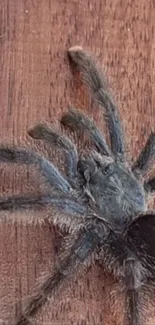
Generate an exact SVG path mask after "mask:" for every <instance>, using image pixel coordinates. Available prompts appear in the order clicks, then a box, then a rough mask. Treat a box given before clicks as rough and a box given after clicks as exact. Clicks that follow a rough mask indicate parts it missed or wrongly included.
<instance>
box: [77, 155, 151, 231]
mask: <svg viewBox="0 0 155 325" xmlns="http://www.w3.org/2000/svg"><path fill="white" fill-rule="evenodd" d="M79 171H80V173H81V174H82V176H83V180H84V187H85V189H86V193H87V195H88V197H90V200H92V198H93V200H94V202H95V204H96V206H97V208H98V209H99V215H100V218H101V219H102V218H103V219H104V220H105V221H106V222H107V224H109V226H110V227H111V228H112V229H114V230H115V231H119V232H123V231H124V229H125V227H126V226H128V224H129V223H130V222H131V221H132V220H134V218H135V216H137V215H138V214H139V213H140V212H143V211H145V210H146V201H145V191H144V188H143V184H142V183H140V182H139V181H138V180H137V179H136V178H135V177H134V175H133V173H132V171H131V170H130V169H129V168H127V167H126V166H124V164H123V163H119V162H115V161H114V159H113V158H112V157H111V160H110V159H109V161H108V157H103V156H99V155H96V157H94V155H92V156H91V157H90V158H88V157H82V159H81V160H80V161H79Z"/></svg>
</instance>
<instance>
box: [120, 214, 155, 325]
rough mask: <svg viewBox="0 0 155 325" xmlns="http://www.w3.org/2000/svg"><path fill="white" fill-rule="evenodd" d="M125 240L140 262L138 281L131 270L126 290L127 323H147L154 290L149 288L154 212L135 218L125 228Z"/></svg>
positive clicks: (153, 279) (154, 253) (154, 264)
mask: <svg viewBox="0 0 155 325" xmlns="http://www.w3.org/2000/svg"><path fill="white" fill-rule="evenodd" d="M126 242H127V243H128V244H129V246H130V247H134V250H135V251H136V254H137V256H138V259H139V262H140V264H139V266H140V268H139V270H138V272H137V270H135V271H136V273H137V275H138V273H139V275H138V278H139V281H138V282H137V281H135V274H134V272H133V271H134V270H133V271H132V280H133V279H134V281H133V285H132V287H131V286H130V288H129V287H128V290H127V301H128V304H127V305H128V309H127V312H128V316H129V317H128V318H129V319H130V322H129V325H130V324H131V325H143V324H146V323H147V321H146V319H147V317H148V316H147V313H148V310H149V314H150V315H149V317H151V314H153V313H154V306H155V305H154V304H155V291H154V292H153V290H154V289H153V290H152V289H151V284H153V286H154V283H155V249H154V248H155V214H154V213H152V212H147V213H146V214H143V215H141V216H140V217H139V218H138V219H137V220H135V221H134V222H133V223H132V224H131V225H130V226H129V228H128V230H127V233H126ZM128 275H129V274H128ZM128 278H129V277H128ZM130 279H131V278H130ZM146 301H147V310H146ZM144 307H145V308H144ZM145 312H146V315H144V313H145ZM143 320H144V322H143ZM148 323H149V324H151V322H148ZM152 324H153V323H152Z"/></svg>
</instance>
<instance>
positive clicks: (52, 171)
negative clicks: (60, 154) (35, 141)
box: [0, 147, 71, 193]
mask: <svg viewBox="0 0 155 325" xmlns="http://www.w3.org/2000/svg"><path fill="white" fill-rule="evenodd" d="M0 162H7V163H19V164H26V165H30V164H35V165H37V166H38V167H39V169H40V171H41V173H42V174H43V176H44V177H45V180H46V181H47V182H48V183H49V184H50V185H51V186H54V187H55V189H59V190H61V191H62V192H64V193H69V192H70V191H71V185H70V184H69V183H68V181H67V180H66V179H65V178H64V177H63V176H62V175H61V174H60V173H59V171H58V169H57V168H56V167H55V166H54V165H53V164H52V163H51V162H50V161H49V160H48V159H46V158H44V157H42V156H40V155H39V154H37V153H35V152H33V151H28V150H27V149H23V148H21V149H18V148H14V147H12V148H10V147H0Z"/></svg>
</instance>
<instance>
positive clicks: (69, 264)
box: [0, 46, 155, 325]
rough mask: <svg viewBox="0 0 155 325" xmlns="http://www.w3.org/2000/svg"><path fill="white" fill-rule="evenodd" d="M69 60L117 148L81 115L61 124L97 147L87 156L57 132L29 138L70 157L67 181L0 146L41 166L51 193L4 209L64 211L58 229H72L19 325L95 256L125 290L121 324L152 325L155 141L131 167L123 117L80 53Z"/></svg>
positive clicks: (3, 156)
mask: <svg viewBox="0 0 155 325" xmlns="http://www.w3.org/2000/svg"><path fill="white" fill-rule="evenodd" d="M69 56H70V58H71V61H72V62H74V64H75V66H76V68H77V69H78V70H79V71H80V72H81V75H82V78H83V80H84V82H85V83H86V85H88V86H89V88H90V90H91V91H92V94H93V95H94V96H95V98H96V100H97V101H98V103H99V104H100V107H101V108H102V109H103V113H104V114H105V115H106V123H107V126H108V130H109V135H110V142H111V147H110V148H109V146H108V145H107V143H106V140H105V138H104V136H103V135H102V133H101V132H100V131H99V129H98V128H97V126H96V125H95V123H94V122H93V121H92V119H90V118H88V117H87V116H86V115H85V114H83V113H82V112H80V111H78V110H75V109H72V110H70V111H69V112H68V113H67V114H65V115H64V116H63V117H62V119H61V123H62V124H63V125H65V126H67V127H69V128H73V129H74V130H80V131H82V132H86V133H87V134H88V135H89V137H90V138H91V141H92V145H93V148H92V150H88V152H85V153H84V154H82V153H81V154H80V153H79V152H77V149H76V146H75V145H74V144H73V143H72V142H71V141H70V140H69V139H68V138H67V137H65V136H64V135H61V134H60V133H59V132H58V131H57V130H55V129H54V128H53V127H49V126H47V125H43V124H40V125H37V126H35V127H34V128H33V129H31V130H30V131H29V135H30V136H31V137H32V138H35V139H42V140H44V141H46V142H48V143H49V144H51V145H52V146H56V147H59V148H60V149H62V150H63V151H64V152H65V157H66V166H65V167H66V176H63V175H62V174H61V173H60V172H59V171H58V169H57V168H56V167H54V165H53V164H52V163H51V162H50V161H49V160H47V159H46V158H45V157H44V156H42V155H38V154H37V153H35V152H33V151H32V152H31V151H29V150H27V149H23V148H21V149H20V148H8V147H4V146H3V147H0V161H1V162H12V163H21V164H35V165H36V166H38V168H39V170H40V171H41V173H42V174H43V176H44V178H45V180H46V181H47V182H48V183H49V185H50V186H51V191H50V192H48V193H47V194H44V195H40V196H36V195H34V196H14V197H8V198H1V200H0V210H16V209H32V208H38V207H41V206H42V207H44V206H51V207H54V208H56V209H57V211H58V212H59V214H58V213H57V214H56V216H55V217H53V222H54V223H56V224H57V223H59V225H63V224H66V225H67V226H69V227H68V229H69V232H70V233H71V234H70V235H68V237H67V240H66V241H65V244H64V249H63V252H61V253H60V257H59V263H58V265H57V266H56V267H55V268H54V270H53V272H52V273H51V274H49V276H48V277H47V279H46V280H45V281H44V282H43V283H42V284H41V286H40V288H38V293H37V294H36V295H33V296H32V297H31V298H30V300H29V302H28V305H27V307H26V308H25V309H24V310H23V311H22V312H21V315H19V317H18V320H17V321H16V323H15V324H16V325H26V324H29V323H31V322H32V317H34V316H35V314H36V313H37V311H38V309H39V308H40V307H41V306H42V305H43V304H44V303H45V302H46V301H47V299H48V297H49V296H52V295H55V293H56V292H58V290H59V289H60V287H61V288H62V285H63V282H64V280H68V281H69V280H70V279H72V275H73V274H76V270H77V268H80V266H82V265H85V266H86V265H87V261H88V260H89V262H90V261H91V256H92V255H93V260H95V261H97V262H99V264H100V265H101V266H102V267H103V269H104V270H105V271H106V272H109V273H110V274H111V276H112V277H113V278H114V279H115V280H116V281H118V282H119V283H120V290H121V291H123V292H124V294H125V297H126V298H125V302H124V315H123V316H122V319H123V325H142V324H146V321H147V319H146V318H145V315H144V314H145V309H146V301H147V298H148V301H149V303H150V297H151V294H152V292H153V291H152V290H153V289H152V288H153V287H154V283H155V216H154V213H153V212H146V210H147V201H148V199H149V197H150V195H149V194H153V193H154V189H155V179H154V178H153V179H149V180H146V175H147V173H148V171H149V169H150V167H151V164H152V162H153V160H154V158H155V135H154V134H151V136H150V137H149V139H148V141H147V143H146V145H145V147H144V149H143V151H142V152H141V154H140V156H139V157H138V159H137V161H136V162H135V163H134V165H133V166H130V165H129V164H128V161H127V158H126V155H125V145H124V136H123V132H122V127H121V123H120V120H119V115H118V112H117V109H116V106H115V104H114V102H113V100H112V98H111V96H110V94H109V92H108V90H107V86H106V83H105V81H104V78H103V77H102V76H101V75H100V73H99V70H98V68H97V67H96V66H95V63H94V61H93V60H92V59H91V57H90V56H89V55H88V54H87V53H86V52H85V51H84V50H83V49H82V48H80V47H77V46H76V47H73V48H71V49H70V50H69ZM61 212H62V213H63V218H62V217H61ZM153 306H154V305H153V303H152V305H151V307H150V306H149V308H153ZM150 310H151V309H150ZM115 312H116V313H117V310H116V311H115ZM118 312H119V311H118ZM30 318H31V321H30ZM104 325H108V324H104ZM119 325H120V324H119Z"/></svg>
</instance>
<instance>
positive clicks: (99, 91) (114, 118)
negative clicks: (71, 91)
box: [68, 46, 125, 160]
mask: <svg viewBox="0 0 155 325" xmlns="http://www.w3.org/2000/svg"><path fill="white" fill-rule="evenodd" d="M68 53H69V56H70V58H71V60H72V61H73V62H74V63H75V65H76V66H77V67H78V69H79V71H80V72H81V73H82V77H83V80H84V82H85V83H86V84H87V85H88V86H89V87H90V89H91V91H92V93H93V94H94V96H95V97H96V99H97V101H98V102H99V104H100V105H101V107H104V108H105V114H106V122H107V125H108V128H109V133H110V139H111V148H112V152H113V153H114V155H115V156H116V157H119V158H120V159H123V160H124V155H125V148H124V139H123V132H122V127H121V122H120V119H119V114H118V111H117V108H116V106H115V104H114V101H113V99H112V98H111V96H110V94H109V92H108V90H107V85H106V82H105V80H104V78H103V76H101V74H100V71H99V69H98V68H97V67H96V65H95V62H94V61H93V60H92V58H91V57H90V56H89V55H88V54H87V53H86V52H85V51H84V50H83V49H82V48H81V47H79V46H74V47H72V48H70V49H69V51H68Z"/></svg>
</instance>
